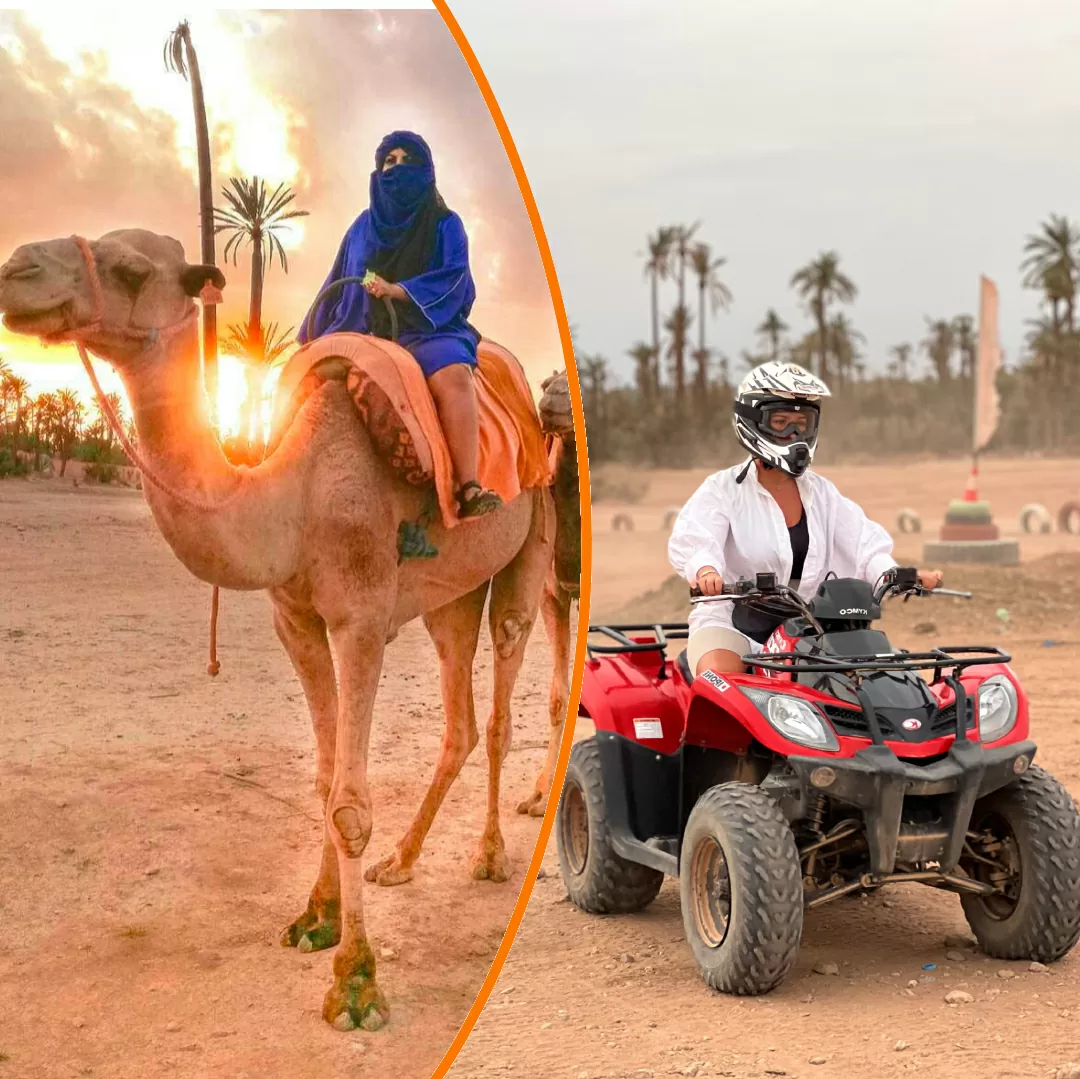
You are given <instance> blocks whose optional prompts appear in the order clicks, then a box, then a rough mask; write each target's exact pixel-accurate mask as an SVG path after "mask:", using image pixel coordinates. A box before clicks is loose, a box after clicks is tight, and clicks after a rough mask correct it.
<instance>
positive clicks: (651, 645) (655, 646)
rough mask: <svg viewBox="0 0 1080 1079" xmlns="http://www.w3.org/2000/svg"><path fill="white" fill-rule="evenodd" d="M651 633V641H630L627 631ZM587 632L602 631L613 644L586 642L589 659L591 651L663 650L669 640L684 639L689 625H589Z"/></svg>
mask: <svg viewBox="0 0 1080 1079" xmlns="http://www.w3.org/2000/svg"><path fill="white" fill-rule="evenodd" d="M646 632H647V633H652V634H654V635H655V639H654V640H652V641H632V640H630V638H629V637H628V636H627V634H628V633H646ZM589 633H590V634H593V633H602V634H603V635H604V636H605V637H608V638H609V639H611V640H613V641H614V642H615V643H614V644H592V643H590V642H586V644H585V652H586V654H587V655H588V657H589V659H592V658H593V653H594V652H595V653H597V654H599V655H618V654H620V653H625V652H663V651H664V650H665V649H666V648H667V646H668V642H669V641H685V640H686V638H687V637H689V636H690V626H689V625H688V624H687V623H686V622H642V623H641V624H635V625H631V626H625V625H624V626H589Z"/></svg>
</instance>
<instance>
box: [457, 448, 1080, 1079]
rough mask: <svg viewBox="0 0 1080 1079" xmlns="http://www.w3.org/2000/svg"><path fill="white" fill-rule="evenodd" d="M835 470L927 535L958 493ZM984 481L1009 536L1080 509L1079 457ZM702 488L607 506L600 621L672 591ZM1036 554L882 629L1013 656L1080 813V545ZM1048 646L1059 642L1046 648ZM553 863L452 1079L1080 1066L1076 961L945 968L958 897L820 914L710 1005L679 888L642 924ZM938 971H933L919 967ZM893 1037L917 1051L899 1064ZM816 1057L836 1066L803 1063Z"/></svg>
mask: <svg viewBox="0 0 1080 1079" xmlns="http://www.w3.org/2000/svg"><path fill="white" fill-rule="evenodd" d="M823 471H826V472H827V473H828V474H830V475H831V476H833V477H834V478H835V480H836V482H837V483H838V484H839V485H840V487H841V490H842V491H843V492H844V493H845V494H848V495H849V496H851V497H853V498H855V499H856V500H858V501H860V502H861V503H862V504H863V505H865V506H866V507H867V509H868V511H869V512H871V513H872V514H874V515H876V516H877V517H878V519H880V520H881V521H882V522H883V523H885V524H887V525H890V526H891V525H892V524H893V521H894V516H895V512H896V510H898V509H899V508H901V507H902V506H912V507H913V508H915V509H917V510H918V511H919V512H920V513H922V514H923V515H924V522H925V521H926V519H927V517H933V516H935V514H936V517H937V520H940V517H941V511H942V509H943V500H944V499H945V498H947V497H948V496H949V495H950V494H952V493H954V492H955V493H957V494H958V493H959V490H958V489H957V485H956V484H955V483H954V482H952V480H949V482H945V481H943V480H942V478H941V476H940V474H938V473H931V474H928V473H927V471H926V470H925V469H918V468H916V469H911V468H905V467H904V466H895V467H879V468H877V469H869V468H865V469H857V468H851V469H826V470H823ZM985 474H986V478H987V482H986V484H985V492H986V494H987V496H988V497H989V498H990V500H991V503H992V505H993V508H994V511H995V513H996V514H997V515H998V520H999V524H1000V525H1001V526H1002V528H1003V531H1005V532H1009V531H1014V530H1015V527H1016V522H1015V513H1016V511H1017V510H1018V509H1019V507H1020V506H1021V505H1022V504H1024V503H1025V502H1027V501H1030V500H1034V499H1038V500H1040V501H1043V502H1045V503H1046V504H1047V505H1048V506H1049V507H1050V508H1051V510H1052V511H1054V512H1056V510H1057V507H1058V506H1059V505H1060V503H1061V502H1063V501H1064V500H1065V499H1066V498H1072V497H1076V495H1077V491H1076V489H1075V487H1073V486H1072V485H1073V483H1074V482H1075V476H1076V473H1075V464H1074V463H1073V462H1047V463H1045V464H1041V463H1038V462H1030V461H1028V462H989V463H988V464H987V467H986V469H985ZM950 475H952V476H959V489H960V490H962V488H963V482H964V478H965V473H964V470H963V467H962V466H960V465H957V466H956V467H955V468H953V469H952V470H951V472H950ZM700 479H701V474H698V475H694V476H691V475H689V474H686V473H682V474H680V473H660V474H657V475H655V476H654V477H653V488H652V490H651V491H650V494H649V495H648V496H647V497H646V499H645V500H644V501H643V502H642V503H641V504H639V505H636V506H633V507H612V506H608V505H601V506H598V507H596V508H595V509H594V519H595V520H596V521H597V523H598V529H597V534H596V539H595V544H594V567H595V571H594V581H593V584H594V596H595V597H597V598H596V600H595V601H594V612H596V614H595V616H594V618H593V621H595V620H597V618H598V617H600V616H602V615H604V614H607V613H611V612H613V611H615V610H617V609H619V608H623V609H624V613H625V605H626V604H627V601H628V600H629V599H630V597H631V596H634V595H639V594H640V593H641V592H642V591H643V590H644V589H646V588H653V587H655V586H657V585H658V584H660V583H661V582H662V581H663V580H664V579H665V578H666V577H667V576H668V574H669V573H670V569H669V567H668V565H667V562H666V558H665V557H664V544H665V542H666V533H663V532H661V531H660V530H659V522H660V520H661V518H662V514H663V509H664V508H665V507H666V506H668V505H670V504H672V503H678V502H680V501H681V500H682V499H685V497H686V496H687V495H689V494H690V493H691V491H692V490H693V489H694V487H695V486H696V484H697V483H698V482H700ZM622 508H628V509H629V510H630V512H631V513H633V514H634V516H635V519H636V520H637V521H639V522H643V523H640V524H639V525H638V529H637V530H636V531H635V532H634V533H632V534H629V535H628V534H627V533H618V534H615V533H612V532H611V531H610V519H611V516H612V514H613V513H614V512H616V511H617V509H622ZM920 550H921V545H920V544H919V543H918V542H917V541H916V542H912V540H911V538H910V537H908V538H906V541H905V542H904V543H903V544H902V545H901V546H900V549H899V552H898V554H899V555H907V556H908V557H909V558H910V559H911V560H915V561H917V560H918V557H919V554H920ZM1054 550H1057V551H1060V552H1062V553H1061V554H1059V555H1057V556H1055V555H1053V554H1051V552H1052V551H1054ZM1023 554H1024V557H1025V559H1028V558H1029V557H1030V558H1033V559H1035V561H1034V562H1033V563H1032V564H1031V565H1030V566H1027V565H1025V567H1022V568H1021V570H1012V571H1008V572H997V573H995V572H994V571H987V570H970V569H965V570H957V571H954V572H953V573H952V574H951V579H952V583H954V584H956V585H957V586H959V587H963V586H965V585H966V586H970V587H973V588H974V589H975V590H976V591H981V593H982V598H981V599H979V600H978V601H977V602H975V603H973V604H971V605H964V604H963V602H962V601H944V600H933V601H931V600H927V601H920V602H919V603H914V602H913V603H909V604H907V605H906V606H904V605H901V606H899V607H897V608H894V609H893V611H892V612H891V613H890V615H889V621H888V623H887V626H886V628H887V629H888V630H889V632H890V634H891V635H892V636H893V639H894V640H895V641H896V643H899V644H903V645H907V646H909V647H911V646H913V645H915V644H923V645H925V644H926V643H928V642H929V640H930V638H929V637H928V636H925V635H920V636H917V635H915V634H914V633H913V628H914V625H915V624H916V623H917V622H920V621H926V620H928V619H932V620H933V621H934V622H935V623H936V625H937V634H936V636H937V638H938V639H939V640H944V638H945V637H949V638H951V641H950V643H952V642H957V641H959V640H960V639H961V638H967V639H968V641H969V642H970V643H979V642H981V641H985V640H990V641H991V642H1001V646H1002V647H1004V648H1006V649H1007V650H1009V651H1011V652H1012V653H1013V656H1014V667H1015V669H1016V670H1017V671H1018V673H1019V674H1020V675H1021V677H1022V678H1023V679H1024V683H1025V686H1026V687H1027V689H1028V692H1029V693H1030V696H1031V699H1032V716H1033V735H1034V737H1035V739H1036V741H1037V742H1038V744H1039V747H1040V750H1039V761H1040V763H1041V764H1042V765H1043V766H1044V767H1046V768H1048V769H1049V770H1050V771H1052V772H1053V773H1054V774H1055V775H1056V776H1057V777H1058V778H1059V779H1060V780H1062V781H1063V782H1064V783H1065V784H1066V785H1067V786H1068V787H1069V788H1070V790H1071V792H1072V794H1073V796H1074V797H1076V798H1078V799H1080V707H1078V706H1077V705H1076V703H1075V702H1074V700H1073V694H1074V692H1075V685H1076V672H1077V671H1078V669H1080V662H1078V661H1080V603H1078V601H1080V537H1072V536H1065V537H1062V536H1058V535H1053V536H1045V537H1035V538H1033V539H1028V540H1025V541H1024V542H1023ZM902 560H903V559H902ZM1062 573H1064V574H1066V575H1067V577H1068V578H1069V579H1068V585H1067V587H1066V588H1065V589H1064V590H1062V589H1060V588H1059V587H1058V586H1057V584H1056V582H1055V575H1056V574H1062ZM1025 582H1026V583H1025ZM1021 587H1023V588H1024V589H1026V591H1019V590H1018V589H1020V588H1021ZM1002 605H1004V606H1006V607H1007V608H1008V609H1009V611H1010V614H1011V622H1010V625H1009V627H1008V629H1007V631H1006V632H1004V633H998V632H997V628H996V627H997V623H996V621H995V619H994V612H995V611H996V609H997V608H998V607H999V606H1002ZM640 615H641V617H643V618H644V617H646V616H647V617H662V616H663V612H651V611H644V610H642V611H641V612H640ZM976 638H978V641H977V640H976ZM1048 639H1050V640H1053V641H1055V642H1058V643H1055V644H1054V645H1052V646H1046V645H1044V643H1043V642H1044V641H1045V640H1048ZM961 643H962V642H961ZM588 734H589V728H588V724H587V723H586V722H584V721H581V722H579V724H578V730H577V733H576V737H578V738H581V737H586V736H587V735H588ZM544 866H545V873H546V877H545V879H544V880H542V881H541V882H540V883H539V885H538V886H537V889H536V891H535V893H534V895H533V897H532V899H531V902H530V904H529V909H528V912H527V914H526V916H525V919H524V921H523V923H522V927H521V930H520V932H519V934H518V937H517V940H516V942H515V944H514V947H513V949H512V951H511V953H510V957H509V959H508V961H507V964H506V966H505V968H504V970H503V973H502V975H501V977H500V979H499V983H498V985H497V987H496V989H495V991H494V993H493V995H492V998H491V1002H490V1003H489V1005H488V1006H487V1008H486V1009H485V1011H484V1013H483V1014H482V1015H481V1017H480V1020H479V1022H478V1023H477V1026H476V1028H475V1031H474V1033H473V1035H472V1037H471V1038H470V1039H469V1041H468V1043H467V1044H466V1046H465V1048H464V1050H463V1052H462V1054H461V1055H460V1057H459V1058H458V1061H457V1063H456V1064H455V1065H454V1068H453V1069H452V1071H451V1073H450V1074H451V1077H452V1079H492V1077H500V1079H513V1077H516V1079H534V1077H536V1079H539V1077H547V1076H550V1077H552V1079H649V1077H650V1076H656V1077H660V1076H667V1075H676V1076H678V1075H684V1076H697V1077H698V1079H712V1077H715V1076H733V1077H737V1079H764V1077H765V1076H769V1075H787V1076H789V1077H804V1079H805V1077H811V1076H812V1077H814V1079H878V1077H892V1076H896V1075H905V1074H908V1073H911V1074H922V1075H926V1076H931V1077H935V1079H1006V1077H1009V1079H1020V1077H1022V1079H1029V1077H1044V1079H1045V1077H1046V1076H1048V1074H1049V1073H1050V1069H1052V1068H1055V1067H1057V1066H1059V1065H1061V1064H1063V1063H1065V1062H1066V1061H1080V952H1077V951H1074V952H1073V953H1072V954H1071V955H1070V956H1069V957H1068V958H1067V959H1065V960H1064V961H1062V962H1061V963H1059V964H1057V965H1055V966H1054V967H1053V969H1052V971H1051V973H1049V974H1043V973H1030V972H1029V971H1028V970H1027V966H1028V965H1027V964H1026V963H1002V962H999V961H991V960H988V959H986V958H985V957H984V956H982V955H981V954H978V953H968V956H969V958H968V960H967V961H966V962H952V961H949V960H947V959H946V957H945V952H946V948H945V946H944V940H945V937H946V936H947V935H948V934H953V933H966V932H967V926H966V923H965V922H964V919H963V915H962V913H961V910H960V905H959V901H958V900H957V899H956V898H955V897H952V896H949V895H943V894H937V893H933V892H931V891H930V890H929V889H925V888H920V887H918V886H915V885H908V886H905V887H901V888H893V889H891V890H886V891H885V892H884V893H881V894H879V895H877V896H875V897H874V898H871V899H849V900H843V901H839V902H837V903H835V904H833V905H831V906H826V907H824V908H823V909H821V910H819V911H817V912H814V913H812V914H810V915H809V916H808V918H807V922H806V927H805V931H804V935H803V946H802V950H801V952H800V958H799V961H798V964H797V967H796V969H795V971H794V972H793V974H792V975H791V977H790V978H789V980H788V981H787V982H786V984H785V985H783V986H782V987H781V988H780V989H779V990H777V991H776V992H774V993H773V994H771V995H770V996H768V997H765V998H760V999H754V1000H739V999H735V998H732V997H726V996H722V995H718V994H714V993H712V992H711V991H710V990H708V989H707V988H706V987H705V985H704V984H703V983H702V982H701V980H700V978H699V977H698V974H697V971H696V968H695V967H694V965H693V962H692V959H691V957H690V953H689V949H688V948H687V946H686V944H685V942H684V939H683V931H682V920H681V915H680V911H679V895H678V887H677V884H676V882H674V881H670V880H669V881H668V882H666V883H665V885H664V887H663V890H662V891H661V893H660V896H659V898H658V899H657V900H656V901H655V902H654V903H653V905H652V906H651V907H649V908H648V909H647V910H646V911H645V912H643V913H641V914H636V915H631V916H626V917H612V918H597V917H592V916H589V915H585V914H582V913H580V912H579V911H577V910H576V909H575V908H574V907H573V906H571V904H570V903H569V902H568V901H567V900H566V898H565V890H564V888H563V886H562V882H561V879H560V878H559V875H558V867H557V861H556V858H555V854H554V840H553V841H552V843H551V844H550V846H549V850H548V852H547V855H546V857H545V862H544ZM819 961H832V962H835V963H837V964H839V967H840V973H839V975H838V976H823V975H819V974H815V973H814V971H813V967H814V965H815V964H816V963H818V962H819ZM927 964H936V968H935V969H932V970H925V969H924V967H925V966H926V965H927ZM1000 971H1008V972H1009V973H1010V974H1012V975H1013V977H1009V978H1002V977H1000V976H999V972H1000ZM911 981H914V982H915V983H916V984H915V986H914V988H908V987H909V983H910V982H911ZM955 988H965V989H967V990H968V991H969V992H970V993H971V994H972V995H973V996H974V997H975V998H976V1000H975V1003H973V1004H969V1005H964V1006H961V1007H951V1006H949V1005H947V1004H945V1003H944V999H943V998H944V996H945V994H946V993H947V992H949V991H950V990H951V989H955ZM900 1042H903V1043H906V1048H903V1049H897V1048H896V1046H897V1044H898V1043H900ZM819 1057H823V1058H825V1063H822V1064H811V1063H809V1061H810V1060H811V1058H815V1059H816V1058H819Z"/></svg>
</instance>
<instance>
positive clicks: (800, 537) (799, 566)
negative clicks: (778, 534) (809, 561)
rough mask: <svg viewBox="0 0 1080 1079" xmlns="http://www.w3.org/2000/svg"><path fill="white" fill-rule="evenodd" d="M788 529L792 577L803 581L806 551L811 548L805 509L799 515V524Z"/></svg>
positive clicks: (794, 579)
mask: <svg viewBox="0 0 1080 1079" xmlns="http://www.w3.org/2000/svg"><path fill="white" fill-rule="evenodd" d="M787 531H788V538H789V539H790V540H791V579H792V580H793V581H801V580H802V571H803V563H804V562H805V561H806V552H807V550H809V548H810V530H809V529H808V528H807V526H806V510H805V509H804V510H803V511H802V516H800V517H799V522H798V524H793V525H791V526H790V527H789V528H788V530H787Z"/></svg>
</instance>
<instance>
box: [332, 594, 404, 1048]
mask: <svg viewBox="0 0 1080 1079" xmlns="http://www.w3.org/2000/svg"><path fill="white" fill-rule="evenodd" d="M365 599H366V600H367V597H365ZM372 606H375V604H372ZM388 624H389V617H386V618H381V619H375V618H373V617H370V616H368V617H365V618H364V620H363V621H362V622H360V621H354V622H351V623H349V624H346V625H342V626H339V627H335V628H334V629H332V631H331V635H332V638H333V643H334V652H335V654H336V656H337V661H338V672H339V676H340V689H339V697H340V704H339V708H338V724H337V744H336V752H335V756H334V780H333V783H332V785H331V787H330V795H329V797H328V798H327V800H326V823H327V827H328V829H329V831H330V837H331V839H332V840H333V843H334V847H335V848H336V850H337V856H338V872H339V874H340V877H341V943H340V944H339V945H338V949H337V951H336V952H335V953H334V984H333V985H332V986H331V987H330V990H329V991H328V992H327V994H326V999H325V1000H324V1001H323V1018H324V1019H325V1020H326V1021H327V1022H328V1023H333V1024H334V1026H335V1027H337V1028H338V1029H339V1030H352V1029H354V1028H355V1027H363V1028H364V1029H365V1030H378V1029H379V1027H381V1026H382V1025H383V1024H384V1023H385V1022H386V1020H387V1018H388V1017H389V1014H390V1009H389V1008H388V1006H387V1004H386V1001H385V999H384V998H383V995H382V993H381V992H380V991H379V986H378V984H377V983H376V981H375V953H374V951H373V950H372V947H371V945H370V943H369V942H368V939H367V933H366V931H365V929H364V897H363V891H364V876H363V871H362V867H361V864H360V859H361V856H362V855H363V853H364V850H365V848H366V847H367V845H368V840H369V839H370V838H371V822H372V814H371V792H370V790H369V788H368V779H367V758H368V742H369V738H370V734H371V713H372V708H373V706H374V704H375V691H376V689H377V687H378V684H379V674H380V672H381V670H382V663H383V652H384V649H385V646H386V635H387V626H388Z"/></svg>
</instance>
